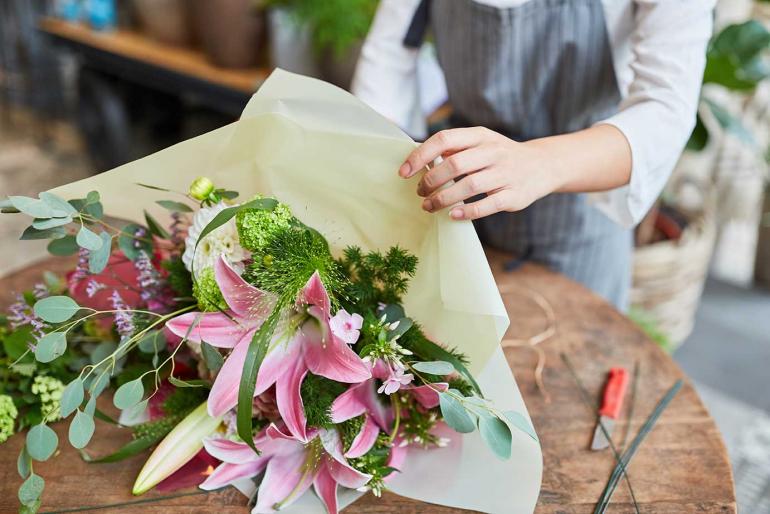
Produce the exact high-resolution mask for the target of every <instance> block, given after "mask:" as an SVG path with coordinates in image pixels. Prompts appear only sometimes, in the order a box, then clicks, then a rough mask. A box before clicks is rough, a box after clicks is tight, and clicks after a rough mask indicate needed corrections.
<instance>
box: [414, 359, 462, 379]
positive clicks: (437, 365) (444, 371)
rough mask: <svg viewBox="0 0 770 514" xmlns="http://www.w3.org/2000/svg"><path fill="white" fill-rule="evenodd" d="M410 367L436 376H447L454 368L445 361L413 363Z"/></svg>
mask: <svg viewBox="0 0 770 514" xmlns="http://www.w3.org/2000/svg"><path fill="white" fill-rule="evenodd" d="M412 367H413V368H414V369H416V370H417V371H420V372H422V373H428V374H429V375H438V376H444V375H449V374H451V373H454V371H455V367H454V366H452V364H451V363H449V362H446V361H429V362H415V363H413V364H412Z"/></svg>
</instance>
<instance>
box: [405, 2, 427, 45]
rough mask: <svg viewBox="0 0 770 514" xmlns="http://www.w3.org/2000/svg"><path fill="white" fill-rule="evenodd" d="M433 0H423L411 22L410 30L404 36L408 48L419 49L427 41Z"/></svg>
mask: <svg viewBox="0 0 770 514" xmlns="http://www.w3.org/2000/svg"><path fill="white" fill-rule="evenodd" d="M430 3H431V0H421V1H420V5H418V6H417V10H416V11H415V12H414V16H413V17H412V23H410V24H409V30H407V31H406V36H404V46H405V47H407V48H415V49H418V48H420V47H421V46H422V43H423V41H425V34H426V33H427V32H428V22H429V20H430Z"/></svg>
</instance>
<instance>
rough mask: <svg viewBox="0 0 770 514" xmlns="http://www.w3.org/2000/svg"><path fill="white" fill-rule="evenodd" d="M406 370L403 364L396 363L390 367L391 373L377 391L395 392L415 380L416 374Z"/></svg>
mask: <svg viewBox="0 0 770 514" xmlns="http://www.w3.org/2000/svg"><path fill="white" fill-rule="evenodd" d="M404 371H405V369H404V367H403V366H402V365H400V364H394V365H393V366H392V367H391V368H390V375H389V376H388V377H387V378H386V379H385V380H384V381H383V382H382V385H381V386H380V388H379V389H377V392H378V393H380V394H382V393H385V394H393V393H395V392H396V391H398V390H399V389H401V386H405V385H408V384H409V383H410V382H411V381H412V380H414V375H412V374H411V373H404Z"/></svg>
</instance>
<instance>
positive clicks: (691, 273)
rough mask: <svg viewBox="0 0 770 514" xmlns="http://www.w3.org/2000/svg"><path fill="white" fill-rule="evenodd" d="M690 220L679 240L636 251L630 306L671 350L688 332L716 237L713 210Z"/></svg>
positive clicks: (695, 215) (708, 203) (661, 242)
mask: <svg viewBox="0 0 770 514" xmlns="http://www.w3.org/2000/svg"><path fill="white" fill-rule="evenodd" d="M706 205H713V204H712V203H711V202H707V203H706ZM689 218H690V223H689V224H688V226H687V227H686V228H685V229H684V231H683V232H682V236H681V237H680V238H679V240H677V241H660V242H657V243H653V244H649V245H645V246H641V247H638V248H636V251H635V252H634V263H633V286H632V288H631V304H632V305H633V307H634V308H638V309H640V310H642V311H643V312H644V313H645V314H647V315H648V316H649V317H650V318H651V319H652V320H653V321H654V322H655V323H656V324H657V326H658V329H659V330H660V331H661V332H662V333H664V334H665V335H666V336H667V337H668V338H669V341H670V344H671V349H672V350H673V349H675V348H676V347H678V346H679V345H680V344H681V343H682V342H683V341H684V340H685V339H686V338H687V336H688V335H690V332H692V328H693V325H694V322H695V312H696V310H697V308H698V303H699V301H700V297H701V293H702V292H703V286H704V284H705V282H706V276H707V274H708V268H709V261H710V259H711V254H712V251H713V248H714V241H715V239H716V223H715V220H714V216H713V209H712V208H705V209H704V210H703V211H702V212H700V213H697V214H694V215H691V216H689Z"/></svg>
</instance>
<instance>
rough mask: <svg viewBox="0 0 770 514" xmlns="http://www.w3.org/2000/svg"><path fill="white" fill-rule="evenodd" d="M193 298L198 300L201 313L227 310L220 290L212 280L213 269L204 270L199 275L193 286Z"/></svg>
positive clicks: (214, 280)
mask: <svg viewBox="0 0 770 514" xmlns="http://www.w3.org/2000/svg"><path fill="white" fill-rule="evenodd" d="M196 271H197V270H196ZM193 296H194V297H195V299H196V300H198V307H199V308H200V310H202V311H203V312H210V311H220V310H223V311H224V310H227V309H228V306H227V302H225V298H224V296H222V290H221V289H219V286H218V285H217V281H216V279H215V278H214V268H206V269H204V270H203V271H201V272H200V273H199V275H198V279H197V280H196V281H195V283H194V284H193Z"/></svg>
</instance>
